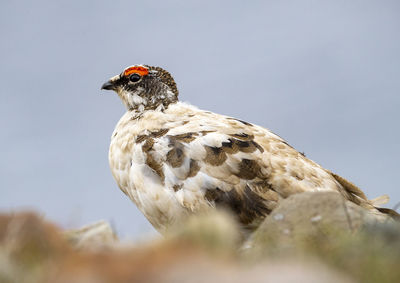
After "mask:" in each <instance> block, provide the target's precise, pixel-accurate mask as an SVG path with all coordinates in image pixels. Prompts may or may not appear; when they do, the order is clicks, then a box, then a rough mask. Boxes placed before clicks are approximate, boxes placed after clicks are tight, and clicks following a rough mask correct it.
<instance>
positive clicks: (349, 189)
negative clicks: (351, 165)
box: [329, 172, 400, 222]
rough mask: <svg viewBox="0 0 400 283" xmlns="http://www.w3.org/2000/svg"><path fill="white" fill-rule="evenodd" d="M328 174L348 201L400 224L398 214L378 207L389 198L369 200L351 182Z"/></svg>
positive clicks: (333, 174) (380, 197) (381, 197)
mask: <svg viewBox="0 0 400 283" xmlns="http://www.w3.org/2000/svg"><path fill="white" fill-rule="evenodd" d="M329 173H330V174H331V175H332V176H333V177H334V178H335V180H336V181H337V182H338V183H339V184H340V185H342V187H343V189H344V190H345V192H344V194H345V196H346V197H347V198H348V199H349V200H350V201H352V202H354V203H356V204H358V205H360V206H362V207H364V208H367V209H376V210H378V211H379V212H381V213H383V214H386V215H388V216H390V217H391V218H392V219H394V220H396V221H399V222H400V214H399V213H398V212H397V211H395V210H394V209H390V208H383V207H379V206H380V205H382V204H385V203H387V202H388V201H389V196H387V195H383V196H379V197H377V198H374V199H371V200H369V199H368V198H367V196H366V195H365V194H364V192H363V191H362V190H361V189H360V188H359V187H357V186H356V185H354V184H353V183H352V182H350V181H348V180H346V179H345V178H343V177H341V176H339V175H336V174H335V173H332V172H329Z"/></svg>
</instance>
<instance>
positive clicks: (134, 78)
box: [129, 73, 141, 83]
mask: <svg viewBox="0 0 400 283" xmlns="http://www.w3.org/2000/svg"><path fill="white" fill-rule="evenodd" d="M140 78H141V76H140V75H139V74H136V73H134V74H132V75H130V76H129V80H130V81H131V82H134V83H136V82H138V81H139V80H140Z"/></svg>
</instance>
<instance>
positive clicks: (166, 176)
mask: <svg viewBox="0 0 400 283" xmlns="http://www.w3.org/2000/svg"><path fill="white" fill-rule="evenodd" d="M138 66H139V65H138ZM140 67H145V68H147V69H148V70H149V71H150V73H149V75H143V77H142V78H141V80H140V81H139V82H134V83H132V82H126V79H127V78H125V77H124V72H123V73H122V74H121V75H119V76H116V77H114V78H112V79H111V80H110V81H109V82H108V83H106V84H105V85H103V88H106V89H113V90H115V91H116V92H117V93H118V94H119V96H120V98H121V99H122V100H123V102H124V104H125V105H126V107H127V109H128V111H127V112H126V113H125V114H124V115H123V116H122V118H121V119H120V121H119V122H118V124H117V126H116V127H115V130H114V133H113V134H112V138H111V145H110V151H109V162H110V167H111V171H112V174H113V176H114V178H115V180H116V181H117V184H118V186H119V187H120V189H121V190H122V191H123V192H124V193H125V194H126V195H127V196H128V197H129V198H130V199H131V200H132V201H133V202H134V203H135V204H136V205H137V206H138V208H139V209H140V210H141V211H142V213H143V214H144V215H145V216H146V218H147V219H148V220H149V221H150V222H151V224H152V225H153V226H154V227H155V228H156V229H157V230H159V231H160V232H164V231H166V230H167V229H168V227H170V226H171V225H173V224H175V223H179V221H181V220H182V219H183V218H184V217H186V216H187V215H189V214H191V213H196V212H200V211H204V210H207V209H210V208H211V209H212V208H215V207H224V208H227V209H229V210H230V211H232V213H234V215H235V216H236V217H237V219H238V221H239V222H240V223H241V224H242V227H243V229H244V231H251V230H253V229H254V228H256V227H257V225H258V224H259V223H260V221H262V220H263V219H264V217H265V216H266V215H268V214H269V213H270V212H271V211H272V210H273V209H274V208H275V207H276V206H277V205H278V203H279V201H280V200H281V199H282V198H286V197H288V196H289V195H291V194H295V193H300V192H305V191H325V190H329V191H337V192H339V193H341V194H342V195H343V196H344V197H345V198H346V199H349V200H351V201H353V202H355V203H357V204H359V205H362V206H364V207H367V208H369V209H372V210H374V207H373V206H372V204H371V202H370V201H368V200H367V199H366V197H365V195H364V194H363V193H362V191H361V190H360V189H358V188H357V187H356V186H354V185H353V184H351V183H350V182H348V181H346V180H344V179H343V178H341V177H339V176H337V175H335V174H333V173H331V172H329V171H328V170H326V169H324V168H322V167H321V166H319V165H318V164H316V163H315V162H313V161H311V160H309V159H308V158H306V157H305V156H304V155H303V154H301V153H299V152H298V151H296V150H295V149H294V148H292V147H291V146H290V145H289V144H288V143H287V142H286V141H284V140H283V139H282V138H280V137H279V136H277V135H275V134H274V133H272V132H271V131H269V130H267V129H265V128H263V127H260V126H256V125H252V124H250V123H247V122H244V121H241V120H237V119H234V118H231V117H227V116H223V115H219V114H215V113H211V112H207V111H203V110H200V109H198V108H196V107H194V106H191V105H189V104H186V103H183V102H178V101H177V96H178V91H177V89H176V85H175V83H174V82H173V83H172V82H171V79H172V77H171V76H170V75H169V73H168V72H166V71H164V70H162V69H161V68H158V67H150V66H146V65H143V66H142V65H140ZM130 68H133V71H134V70H135V69H134V68H135V66H133V67H130ZM152 71H153V72H152ZM165 74H168V75H169V76H168V75H165ZM147 76H149V77H147ZM166 77H167V80H166V79H165V78H166ZM121 80H122V81H123V80H125V83H124V82H121ZM145 80H147V81H146V84H147V85H149V84H150V85H151V84H153V83H154V84H155V85H156V87H154V84H153V87H152V88H146V86H145V84H144V81H145ZM172 81H173V79H172ZM125 84H129V86H126V85H125ZM142 84H143V85H142ZM157 84H159V85H157ZM171 86H172V87H171ZM174 87H175V88H174ZM154 91H156V92H157V93H154ZM132 96H135V97H136V98H135V99H132ZM155 97H156V99H154V98H155ZM149 105H151V107H149Z"/></svg>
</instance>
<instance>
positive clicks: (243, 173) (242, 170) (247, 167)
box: [235, 158, 265, 180]
mask: <svg viewBox="0 0 400 283" xmlns="http://www.w3.org/2000/svg"><path fill="white" fill-rule="evenodd" d="M235 175H236V176H238V177H239V178H242V179H246V180H252V179H254V178H255V177H260V178H263V177H265V176H262V174H261V167H260V165H258V163H257V162H256V161H254V160H251V159H246V158H244V159H242V161H241V162H240V163H239V172H238V173H236V174H235Z"/></svg>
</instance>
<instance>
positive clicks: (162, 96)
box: [101, 65, 178, 112]
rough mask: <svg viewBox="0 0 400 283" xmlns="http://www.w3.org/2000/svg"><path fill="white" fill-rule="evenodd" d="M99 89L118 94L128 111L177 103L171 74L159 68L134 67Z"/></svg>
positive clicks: (175, 89) (162, 107) (157, 107)
mask: <svg viewBox="0 0 400 283" xmlns="http://www.w3.org/2000/svg"><path fill="white" fill-rule="evenodd" d="M101 89H107V90H114V91H115V92H116V93H118V95H119V97H120V98H121V99H122V102H123V103H124V104H125V106H126V108H128V110H136V111H140V112H142V111H144V110H154V109H164V108H166V107H167V106H168V105H169V104H171V103H174V102H177V101H178V89H177V87H176V84H175V81H174V79H173V78H172V76H171V74H170V73H169V72H167V71H166V70H164V69H162V68H160V67H151V66H147V65H134V66H130V67H128V68H126V69H125V70H123V71H122V73H121V74H119V75H116V76H114V77H112V78H111V79H110V80H108V81H107V82H106V83H104V84H103V86H102V87H101Z"/></svg>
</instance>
